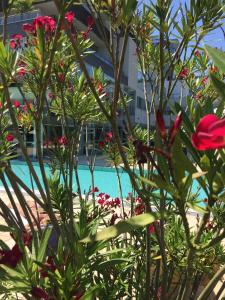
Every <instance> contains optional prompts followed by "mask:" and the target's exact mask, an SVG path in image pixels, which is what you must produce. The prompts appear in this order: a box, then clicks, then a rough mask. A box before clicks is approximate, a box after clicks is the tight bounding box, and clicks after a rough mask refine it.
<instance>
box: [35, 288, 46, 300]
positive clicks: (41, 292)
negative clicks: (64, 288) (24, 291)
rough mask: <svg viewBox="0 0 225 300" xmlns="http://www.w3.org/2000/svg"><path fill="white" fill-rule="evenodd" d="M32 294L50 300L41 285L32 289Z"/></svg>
mask: <svg viewBox="0 0 225 300" xmlns="http://www.w3.org/2000/svg"><path fill="white" fill-rule="evenodd" d="M31 295H32V296H34V297H35V298H37V299H44V300H48V299H49V296H48V294H47V293H46V292H45V291H44V290H43V289H41V288H39V287H33V288H32V290H31Z"/></svg>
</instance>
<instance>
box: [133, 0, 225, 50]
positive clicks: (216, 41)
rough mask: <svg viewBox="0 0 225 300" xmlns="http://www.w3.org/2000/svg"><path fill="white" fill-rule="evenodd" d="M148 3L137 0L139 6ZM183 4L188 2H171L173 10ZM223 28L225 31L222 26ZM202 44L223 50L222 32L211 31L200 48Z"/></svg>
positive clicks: (143, 0)
mask: <svg viewBox="0 0 225 300" xmlns="http://www.w3.org/2000/svg"><path fill="white" fill-rule="evenodd" d="M209 1H210V0H209ZM149 2H150V1H149V0H139V4H141V3H146V4H147V3H149ZM153 2H155V1H154V0H153ZM185 2H186V3H188V2H189V1H188V0H173V1H172V3H173V6H174V9H176V8H178V7H179V5H180V3H181V4H182V5H184V3H185ZM178 17H179V16H178ZM223 28H224V29H225V26H224V24H223ZM204 44H205V45H210V46H212V47H215V48H219V49H221V48H222V49H223V50H225V38H224V35H223V32H222V30H221V29H219V28H217V29H215V30H213V31H211V32H210V33H209V34H207V36H205V37H204V40H203V41H202V43H201V46H204Z"/></svg>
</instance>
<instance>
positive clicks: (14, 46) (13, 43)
mask: <svg viewBox="0 0 225 300" xmlns="http://www.w3.org/2000/svg"><path fill="white" fill-rule="evenodd" d="M16 47H17V43H16V41H14V40H11V41H10V48H11V49H16Z"/></svg>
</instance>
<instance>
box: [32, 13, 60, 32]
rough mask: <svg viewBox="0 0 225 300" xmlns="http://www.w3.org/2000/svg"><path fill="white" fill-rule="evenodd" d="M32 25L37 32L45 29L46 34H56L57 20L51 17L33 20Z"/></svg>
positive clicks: (40, 17)
mask: <svg viewBox="0 0 225 300" xmlns="http://www.w3.org/2000/svg"><path fill="white" fill-rule="evenodd" d="M32 24H33V26H34V28H35V29H36V30H37V29H38V28H39V29H44V30H45V32H46V33H52V32H54V31H55V27H56V23H55V20H54V19H53V18H52V17H49V16H45V17H43V16H39V17H37V18H35V19H34V20H33V22H32Z"/></svg>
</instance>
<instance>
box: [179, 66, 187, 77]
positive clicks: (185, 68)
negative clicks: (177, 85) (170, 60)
mask: <svg viewBox="0 0 225 300" xmlns="http://www.w3.org/2000/svg"><path fill="white" fill-rule="evenodd" d="M188 73H189V69H188V67H184V68H183V69H182V70H181V71H180V73H179V78H180V79H185V78H187V76H188Z"/></svg>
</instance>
